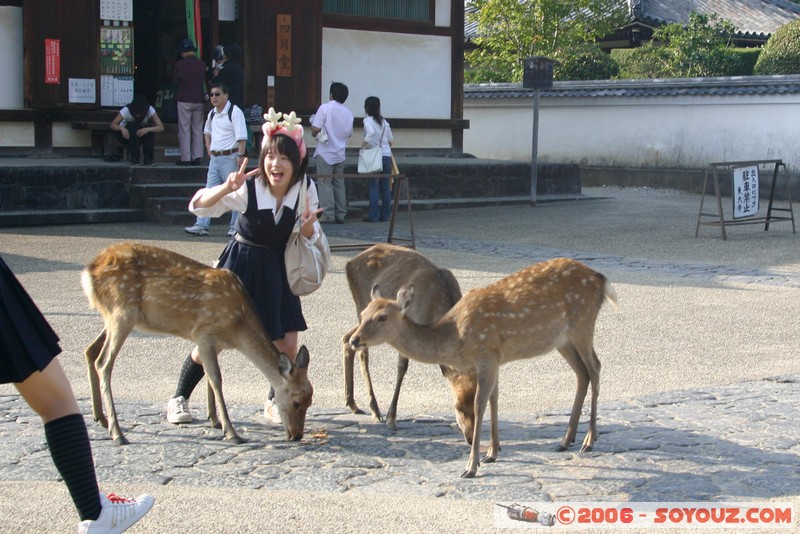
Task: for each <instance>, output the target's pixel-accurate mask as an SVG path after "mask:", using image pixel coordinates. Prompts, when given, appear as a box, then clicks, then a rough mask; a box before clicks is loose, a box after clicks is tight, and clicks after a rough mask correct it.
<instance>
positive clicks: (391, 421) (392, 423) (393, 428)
mask: <svg viewBox="0 0 800 534" xmlns="http://www.w3.org/2000/svg"><path fill="white" fill-rule="evenodd" d="M386 426H387V428H388V429H389V430H391V431H392V432H397V420H395V419H387V420H386Z"/></svg>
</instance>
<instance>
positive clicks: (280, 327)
mask: <svg viewBox="0 0 800 534" xmlns="http://www.w3.org/2000/svg"><path fill="white" fill-rule="evenodd" d="M284 250H285V247H277V248H263V247H256V246H252V245H247V244H244V243H240V242H239V241H236V240H235V239H232V240H231V241H230V242H229V243H228V246H227V247H225V250H224V251H222V255H221V256H220V257H219V262H218V263H217V267H220V268H224V269H230V270H231V271H233V272H234V273H236V274H237V275H238V276H239V278H240V279H241V280H242V283H243V284H244V287H245V289H247V292H248V293H249V294H250V298H252V299H253V302H254V303H255V306H256V310H257V311H258V315H259V317H260V318H261V323H262V324H263V325H264V327H265V328H266V329H267V332H269V335H270V336H271V337H272V339H281V338H283V337H284V335H285V334H286V332H294V331H297V332H302V331H304V330H306V329H307V328H308V326H307V325H306V320H305V318H304V317H303V310H302V308H301V306H300V297H297V296H295V295H293V294H292V291H291V289H290V288H289V282H288V281H287V279H286V265H285V264H284V262H283V254H284Z"/></svg>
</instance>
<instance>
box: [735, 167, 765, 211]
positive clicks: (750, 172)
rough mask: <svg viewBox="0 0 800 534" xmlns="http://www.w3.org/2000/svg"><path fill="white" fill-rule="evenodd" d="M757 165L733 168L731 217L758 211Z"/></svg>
mask: <svg viewBox="0 0 800 534" xmlns="http://www.w3.org/2000/svg"><path fill="white" fill-rule="evenodd" d="M758 200H759V199H758V167H756V166H753V167H740V168H738V169H733V218H734V219H740V218H742V217H751V216H753V215H755V214H756V213H758Z"/></svg>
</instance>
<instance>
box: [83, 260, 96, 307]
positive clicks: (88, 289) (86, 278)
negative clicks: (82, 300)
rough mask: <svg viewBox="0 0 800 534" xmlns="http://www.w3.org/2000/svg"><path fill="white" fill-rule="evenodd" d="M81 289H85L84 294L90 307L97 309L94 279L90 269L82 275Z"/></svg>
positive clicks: (85, 270)
mask: <svg viewBox="0 0 800 534" xmlns="http://www.w3.org/2000/svg"><path fill="white" fill-rule="evenodd" d="M81 287H83V293H84V294H85V295H86V298H87V299H89V306H90V307H91V308H95V309H97V304H96V302H95V293H94V278H93V277H92V274H91V273H90V272H89V269H84V270H83V272H82V273H81Z"/></svg>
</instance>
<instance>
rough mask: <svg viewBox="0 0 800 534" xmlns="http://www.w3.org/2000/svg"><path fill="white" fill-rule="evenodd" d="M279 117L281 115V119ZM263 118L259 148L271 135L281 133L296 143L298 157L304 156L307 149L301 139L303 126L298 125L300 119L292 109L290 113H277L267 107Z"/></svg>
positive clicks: (263, 145) (264, 144) (262, 146)
mask: <svg viewBox="0 0 800 534" xmlns="http://www.w3.org/2000/svg"><path fill="white" fill-rule="evenodd" d="M281 117H283V120H280V119H281ZM264 120H265V121H266V122H264V125H263V126H262V127H261V130H262V131H263V132H264V140H263V141H262V142H261V148H264V147H265V146H266V144H267V143H268V142H269V139H270V137H272V136H273V135H276V134H283V135H288V136H289V137H291V138H292V139H293V140H294V142H295V143H297V148H299V149H300V159H303V158H305V157H306V153H307V149H306V143H305V141H303V127H302V126H300V122H301V120H300V118H298V117H297V115H296V114H295V112H294V111H292V112H291V113H279V112H277V111H275V108H269V111H268V112H267V113H265V114H264Z"/></svg>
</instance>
